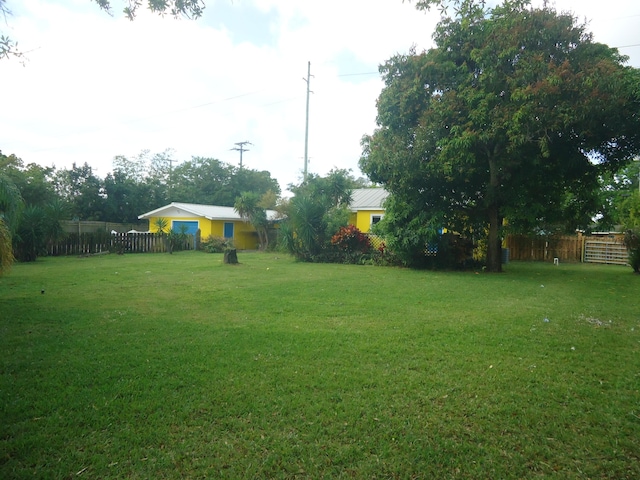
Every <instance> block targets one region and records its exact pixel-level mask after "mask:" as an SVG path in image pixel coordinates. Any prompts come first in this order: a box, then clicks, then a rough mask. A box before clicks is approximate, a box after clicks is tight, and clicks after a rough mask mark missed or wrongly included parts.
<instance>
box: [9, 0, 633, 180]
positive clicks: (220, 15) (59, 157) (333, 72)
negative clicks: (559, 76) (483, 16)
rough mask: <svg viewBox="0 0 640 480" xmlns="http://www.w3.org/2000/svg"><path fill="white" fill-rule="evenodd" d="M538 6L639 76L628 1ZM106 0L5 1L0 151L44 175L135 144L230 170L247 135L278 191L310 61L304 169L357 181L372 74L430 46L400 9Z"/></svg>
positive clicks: (295, 135) (296, 165)
mask: <svg viewBox="0 0 640 480" xmlns="http://www.w3.org/2000/svg"><path fill="white" fill-rule="evenodd" d="M550 3H551V4H555V5H556V6H557V8H558V9H559V10H571V11H573V12H574V13H575V14H576V15H577V16H578V17H579V18H581V19H586V20H588V21H589V25H590V30H591V31H592V32H593V33H594V36H595V40H596V41H599V42H603V43H607V44H609V45H611V46H615V47H619V48H620V52H621V53H623V54H625V55H628V56H629V57H630V61H629V64H630V65H633V66H635V67H640V28H638V27H639V26H640V2H638V1H637V0H609V1H606V2H603V1H602V0H573V1H571V0H557V1H556V2H550ZM112 4H113V5H114V16H113V17H111V16H109V15H108V14H106V13H105V12H103V11H102V10H100V9H99V8H98V6H97V5H96V4H95V3H94V2H91V1H90V0H7V6H8V7H9V8H10V9H11V10H12V12H13V17H9V18H8V19H7V23H3V25H2V27H1V30H2V31H3V32H4V33H5V34H8V35H10V36H11V37H12V38H13V39H14V40H17V41H18V42H19V47H20V49H21V50H23V51H26V52H27V55H26V56H27V59H26V61H25V62H24V65H22V64H20V63H19V62H17V61H15V60H10V61H7V60H1V61H0V85H1V88H2V96H1V97H0V98H2V100H1V102H0V150H2V152H3V153H4V154H11V153H14V154H16V155H17V156H18V157H20V158H22V160H23V161H24V162H25V163H27V164H28V163H31V162H35V163H38V164H41V165H44V166H51V165H54V166H55V167H57V168H69V167H71V165H72V163H73V162H75V163H77V164H79V165H80V164H82V163H84V162H87V163H88V164H89V165H91V166H92V167H93V169H94V172H95V173H96V174H97V175H98V176H100V177H104V176H105V175H106V174H107V173H108V172H109V171H110V170H111V169H112V159H113V157H114V156H116V155H125V156H127V157H134V156H135V155H137V154H138V153H140V152H141V151H142V150H145V149H148V150H150V151H151V152H152V153H156V152H162V151H164V150H166V149H173V150H174V152H175V153H174V155H173V157H174V159H176V160H177V161H178V162H180V161H184V160H189V159H191V157H193V156H200V157H212V158H216V159H218V160H221V161H223V162H227V163H232V164H236V165H237V164H238V162H239V152H237V151H234V150H232V149H233V148H234V147H235V143H236V142H242V141H249V142H251V143H252V145H247V146H246V148H248V149H249V151H247V152H245V153H244V155H243V164H244V165H245V166H246V167H248V168H252V169H257V170H268V171H270V172H271V174H272V176H273V177H275V178H277V179H278V181H279V182H280V186H281V187H282V189H283V190H285V189H286V187H287V185H288V184H290V183H297V182H298V181H299V180H300V177H301V173H302V170H303V167H304V160H303V158H304V138H305V108H306V82H305V81H304V78H305V77H306V75H307V62H311V75H312V78H311V90H312V92H313V93H312V95H311V98H310V113H309V159H310V163H309V171H310V172H313V173H318V174H321V175H324V174H326V173H327V172H328V171H329V170H330V169H331V168H334V167H338V168H347V169H352V171H353V173H354V174H355V175H356V176H360V175H361V173H360V171H359V169H358V159H359V157H360V151H361V149H360V139H361V138H362V136H363V135H364V134H368V133H372V132H373V129H374V128H375V116H376V108H375V102H376V98H377V97H378V95H379V93H380V90H381V88H382V82H381V81H380V77H379V74H378V73H377V71H378V65H379V64H381V63H383V62H384V61H385V60H386V59H388V58H389V57H391V56H392V55H394V54H396V53H406V52H407V51H408V50H409V49H410V48H411V46H412V45H415V46H416V47H417V48H418V50H422V49H426V48H429V47H430V46H431V45H432V42H431V36H432V33H433V28H434V26H435V23H436V21H437V13H435V12H433V13H431V14H426V13H424V12H419V11H417V10H415V9H414V7H413V5H412V4H409V3H406V2H403V1H402V0H323V1H318V0H315V1H312V0H213V1H212V0H206V10H205V14H204V16H203V17H202V18H200V19H198V20H195V21H192V20H186V19H181V20H174V19H173V18H170V17H169V18H161V17H159V16H157V15H151V14H149V13H146V12H142V11H141V13H140V15H139V17H138V18H137V19H136V20H135V21H134V22H130V21H128V20H126V19H125V18H124V17H123V16H122V14H121V13H120V11H121V9H122V7H123V5H124V3H123V2H122V1H120V0H113V1H112ZM0 21H3V20H1V19H0ZM3 22H4V21H3Z"/></svg>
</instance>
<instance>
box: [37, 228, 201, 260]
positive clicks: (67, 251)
mask: <svg viewBox="0 0 640 480" xmlns="http://www.w3.org/2000/svg"><path fill="white" fill-rule="evenodd" d="M193 249H194V239H193V235H187V236H186V238H185V240H184V242H183V244H181V245H179V247H178V248H176V250H193ZM167 251H168V240H167V237H166V235H165V236H163V235H158V234H157V233H117V234H110V233H108V232H103V231H98V232H92V233H80V234H78V233H71V234H69V235H67V237H65V239H64V240H61V241H60V242H57V243H55V244H51V245H49V246H48V247H47V254H49V255H53V256H57V255H87V254H95V253H106V252H115V253H162V252H167Z"/></svg>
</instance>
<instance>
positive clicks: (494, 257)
mask: <svg viewBox="0 0 640 480" xmlns="http://www.w3.org/2000/svg"><path fill="white" fill-rule="evenodd" d="M500 223H501V220H500V215H499V214H498V205H496V204H494V205H491V206H490V207H489V239H488V241H487V271H489V272H495V273H499V272H502V239H501V238H500Z"/></svg>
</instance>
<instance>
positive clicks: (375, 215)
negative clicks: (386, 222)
mask: <svg viewBox="0 0 640 480" xmlns="http://www.w3.org/2000/svg"><path fill="white" fill-rule="evenodd" d="M373 217H380V219H379V220H378V221H377V222H375V223H373ZM383 218H384V213H372V214H371V215H370V217H369V226H370V227H373V226H374V225H375V224H376V223H378V222H380V220H382V219H383Z"/></svg>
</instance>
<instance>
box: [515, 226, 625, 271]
mask: <svg viewBox="0 0 640 480" xmlns="http://www.w3.org/2000/svg"><path fill="white" fill-rule="evenodd" d="M505 248H508V249H509V258H510V259H511V260H532V261H553V260H554V259H555V258H557V259H558V260H559V261H561V262H585V263H608V264H615V265H627V264H628V263H629V254H628V252H627V248H626V247H625V245H624V242H623V235H622V234H618V233H606V234H593V235H582V234H578V235H562V236H548V237H542V236H539V237H528V236H525V235H509V236H508V237H507V239H506V246H505Z"/></svg>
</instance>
